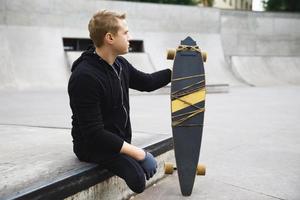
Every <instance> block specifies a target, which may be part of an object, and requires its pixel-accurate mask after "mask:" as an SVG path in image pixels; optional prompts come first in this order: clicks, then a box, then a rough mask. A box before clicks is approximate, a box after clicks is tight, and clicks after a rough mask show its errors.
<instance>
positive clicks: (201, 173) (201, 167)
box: [197, 165, 206, 176]
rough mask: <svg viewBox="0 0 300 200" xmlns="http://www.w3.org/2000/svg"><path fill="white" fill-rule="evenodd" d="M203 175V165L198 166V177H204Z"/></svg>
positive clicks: (204, 170) (204, 169)
mask: <svg viewBox="0 0 300 200" xmlns="http://www.w3.org/2000/svg"><path fill="white" fill-rule="evenodd" d="M205 173H206V167H205V165H198V166H197V175H198V176H205Z"/></svg>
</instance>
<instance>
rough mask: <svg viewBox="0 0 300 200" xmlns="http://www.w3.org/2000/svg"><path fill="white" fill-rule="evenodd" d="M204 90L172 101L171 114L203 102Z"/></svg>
mask: <svg viewBox="0 0 300 200" xmlns="http://www.w3.org/2000/svg"><path fill="white" fill-rule="evenodd" d="M205 93H206V91H205V89H202V90H199V91H197V92H194V93H191V94H188V95H185V96H182V97H180V98H178V99H175V100H173V101H172V112H176V111H178V110H181V109H184V108H186V107H189V106H191V105H194V104H196V103H199V102H201V101H204V100H205Z"/></svg>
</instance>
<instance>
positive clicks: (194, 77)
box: [171, 37, 206, 196]
mask: <svg viewBox="0 0 300 200" xmlns="http://www.w3.org/2000/svg"><path fill="white" fill-rule="evenodd" d="M196 45H197V44H196V42H195V41H194V40H193V39H192V38H190V37H187V38H186V39H185V40H183V41H181V46H180V47H184V49H183V50H182V51H181V50H179V51H178V49H177V52H176V56H175V60H174V65H173V72H172V83H171V110H172V131H173V140H174V151H175V159H176V165H177V171H178V177H179V183H180V188H181V193H182V195H184V196H189V195H191V193H192V190H193V186H194V180H195V175H196V169H197V165H198V160H199V155H200V148H201V140H202V131H203V121H204V107H205V95H206V90H205V71H204V66H203V60H202V56H201V52H200V51H197V49H196V50H195V49H193V48H192V49H189V47H188V46H193V47H195V46H196ZM186 48H187V49H186ZM179 49H180V48H179Z"/></svg>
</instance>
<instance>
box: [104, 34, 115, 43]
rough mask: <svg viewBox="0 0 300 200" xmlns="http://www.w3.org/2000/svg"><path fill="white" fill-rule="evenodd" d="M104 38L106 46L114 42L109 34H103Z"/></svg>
mask: <svg viewBox="0 0 300 200" xmlns="http://www.w3.org/2000/svg"><path fill="white" fill-rule="evenodd" d="M104 38H105V40H106V42H107V43H108V44H111V43H112V42H113V40H114V37H113V34H112V33H109V32H108V33H106V34H105V37H104Z"/></svg>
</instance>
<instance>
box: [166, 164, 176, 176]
mask: <svg viewBox="0 0 300 200" xmlns="http://www.w3.org/2000/svg"><path fill="white" fill-rule="evenodd" d="M164 169H165V174H173V172H174V165H173V163H170V162H165V164H164Z"/></svg>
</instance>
